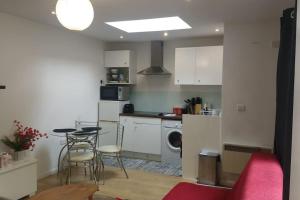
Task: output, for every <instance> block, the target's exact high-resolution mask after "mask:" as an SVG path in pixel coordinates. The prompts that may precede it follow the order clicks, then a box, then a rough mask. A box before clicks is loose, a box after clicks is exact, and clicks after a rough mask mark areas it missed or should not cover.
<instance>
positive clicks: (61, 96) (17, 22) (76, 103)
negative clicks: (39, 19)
mask: <svg viewBox="0 0 300 200" xmlns="http://www.w3.org/2000/svg"><path fill="white" fill-rule="evenodd" d="M0 26H1V29H0V84H1V85H2V84H5V85H7V89H6V90H0V137H1V138H2V137H3V136H4V135H9V134H11V131H12V122H13V120H14V119H17V120H20V121H22V122H24V124H26V125H29V126H32V127H34V128H37V129H40V130H41V131H43V132H48V133H50V132H51V130H52V129H54V128H63V127H74V121H75V120H78V119H81V120H92V121H96V119H97V101H98V99H99V85H100V79H103V71H102V70H101V69H102V68H103V67H102V66H103V63H102V60H103V58H102V57H103V51H102V43H101V42H99V41H97V40H94V39H89V38H87V37H84V36H81V35H80V34H77V33H73V32H70V31H67V30H65V31H64V30H63V29H61V30H60V29H58V28H55V27H51V26H46V25H41V24H37V23H34V22H31V21H28V20H25V19H21V18H17V17H14V16H10V15H6V14H3V13H0ZM60 140H61V139H60V138H55V137H50V138H49V139H47V140H43V141H42V142H39V143H38V146H37V148H36V150H35V152H34V153H35V154H36V156H37V158H38V161H39V162H38V174H39V176H40V177H41V176H44V175H47V173H49V172H50V171H54V170H55V169H56V164H57V162H56V161H57V156H58V151H59V149H60V148H61V146H60V145H59V141H60ZM4 149H5V147H4V146H3V145H1V146H0V151H1V150H4Z"/></svg>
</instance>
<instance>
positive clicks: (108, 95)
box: [100, 85, 129, 101]
mask: <svg viewBox="0 0 300 200" xmlns="http://www.w3.org/2000/svg"><path fill="white" fill-rule="evenodd" d="M100 99H101V100H111V101H128V100H129V87H124V86H113V85H110V86H101V87H100Z"/></svg>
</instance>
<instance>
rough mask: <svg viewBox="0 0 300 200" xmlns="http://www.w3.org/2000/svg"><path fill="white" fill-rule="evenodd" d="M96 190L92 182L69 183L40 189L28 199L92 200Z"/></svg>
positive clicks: (96, 187)
mask: <svg viewBox="0 0 300 200" xmlns="http://www.w3.org/2000/svg"><path fill="white" fill-rule="evenodd" d="M96 191H98V186H97V185H94V184H71V185H64V186H59V187H54V188H51V189H48V190H45V191H42V192H40V193H38V194H37V195H35V196H33V197H31V198H30V199H29V200H87V199H88V200H92V199H93V195H94V193H95V192H96Z"/></svg>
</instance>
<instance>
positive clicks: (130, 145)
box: [120, 116, 161, 155]
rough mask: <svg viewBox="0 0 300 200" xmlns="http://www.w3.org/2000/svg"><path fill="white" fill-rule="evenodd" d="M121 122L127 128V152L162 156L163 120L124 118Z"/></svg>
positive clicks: (125, 135) (124, 144)
mask: <svg viewBox="0 0 300 200" xmlns="http://www.w3.org/2000/svg"><path fill="white" fill-rule="evenodd" d="M120 122H121V124H123V125H124V127H125V132H124V140H123V149H124V150H125V151H132V152H138V153H146V154H156V155H160V154H161V119H158V118H145V117H126V116H122V117H121V118H120Z"/></svg>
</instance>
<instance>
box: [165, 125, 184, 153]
mask: <svg viewBox="0 0 300 200" xmlns="http://www.w3.org/2000/svg"><path fill="white" fill-rule="evenodd" d="M167 144H168V147H169V148H170V149H172V150H174V151H180V148H181V144H182V132H181V131H180V130H171V131H169V132H168V134H167Z"/></svg>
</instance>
